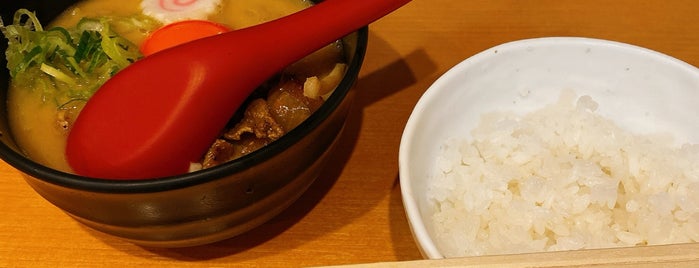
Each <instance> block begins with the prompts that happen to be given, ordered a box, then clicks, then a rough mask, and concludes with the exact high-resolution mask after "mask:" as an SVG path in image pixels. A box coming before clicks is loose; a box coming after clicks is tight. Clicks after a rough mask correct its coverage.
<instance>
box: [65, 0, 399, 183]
mask: <svg viewBox="0 0 699 268" xmlns="http://www.w3.org/2000/svg"><path fill="white" fill-rule="evenodd" d="M408 2H410V0H326V1H323V2H321V3H319V4H317V5H315V6H314V7H311V8H308V9H305V10H303V11H301V12H298V13H296V14H293V15H290V16H287V17H284V18H281V19H278V20H275V21H272V22H268V23H264V24H261V25H258V26H253V27H250V28H246V29H241V30H237V31H232V32H228V33H224V34H220V35H217V36H213V37H208V38H204V39H200V40H196V41H193V42H190V43H186V44H183V45H180V46H176V47H173V48H171V49H166V50H164V51H162V52H158V53H155V54H153V55H151V56H149V57H146V58H144V59H142V60H140V61H137V62H135V63H134V64H132V65H131V66H129V67H127V68H125V69H124V70H122V71H121V72H119V73H118V74H116V75H115V76H114V77H112V78H111V79H110V80H109V81H107V83H105V84H104V85H103V86H102V87H101V88H100V90H99V91H98V92H97V93H96V94H95V95H94V96H93V97H92V98H91V99H90V101H88V103H87V104H86V106H85V108H84V109H83V110H82V112H81V114H80V115H79V116H78V118H77V121H76V122H75V124H74V125H73V128H72V130H71V133H70V135H69V136H68V144H67V148H66V156H67V159H68V163H69V164H70V165H71V167H72V168H73V170H74V171H75V172H76V173H77V174H79V175H83V176H89V177H95V178H106V179H145V178H158V177H166V176H172V175H177V174H182V173H185V172H187V170H188V167H189V164H190V163H191V162H196V161H198V159H199V158H200V157H201V156H202V154H203V153H204V152H205V151H206V150H207V148H208V147H209V145H210V144H211V143H212V142H213V140H214V139H215V138H216V136H217V135H218V134H219V132H220V131H221V130H222V129H223V128H224V127H225V125H226V123H227V121H228V120H229V119H230V118H231V116H232V115H233V114H234V113H235V110H236V109H237V108H238V107H239V106H240V105H241V103H242V102H243V101H244V100H245V99H246V98H247V97H248V95H250V94H251V93H252V91H253V90H254V89H255V88H256V87H257V86H258V85H260V84H261V83H263V82H264V81H265V80H266V79H268V78H269V77H271V76H272V75H273V74H274V73H276V72H278V71H279V70H281V69H282V68H283V67H285V66H287V65H289V64H291V63H293V62H295V61H297V60H299V59H301V58H303V57H304V56H306V55H308V54H310V53H312V52H313V51H315V50H317V49H319V48H321V47H323V46H325V45H327V44H329V43H331V42H333V41H334V40H337V39H339V38H340V37H342V36H344V35H346V34H349V33H351V32H353V31H355V30H357V29H359V28H361V27H363V26H364V25H367V24H369V23H371V22H373V21H375V20H377V19H379V18H381V17H383V16H385V15H387V14H388V13H390V12H392V11H394V10H395V9H398V8H399V7H401V6H403V5H405V4H407V3H408Z"/></svg>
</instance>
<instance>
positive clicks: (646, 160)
mask: <svg viewBox="0 0 699 268" xmlns="http://www.w3.org/2000/svg"><path fill="white" fill-rule="evenodd" d="M597 105H598V104H597V103H596V102H595V101H594V100H592V98H590V97H589V96H582V97H580V98H577V101H576V96H575V95H574V94H573V93H569V94H563V95H562V96H561V98H560V100H559V102H557V103H555V104H552V105H548V106H546V107H544V108H542V109H540V110H537V111H534V112H531V113H528V114H526V115H524V116H518V115H515V114H513V113H508V112H494V113H491V114H487V115H484V116H483V117H482V120H481V122H480V124H479V125H478V126H477V128H475V129H474V130H473V131H472V133H471V134H472V138H471V139H469V140H466V139H462V138H452V139H450V140H448V141H447V142H446V143H445V144H444V145H443V146H442V154H441V156H440V157H439V159H438V160H437V167H438V169H439V170H438V172H437V174H435V175H434V176H433V177H432V178H430V179H431V184H430V187H429V189H428V191H429V192H428V196H429V199H430V201H432V203H433V204H434V208H435V213H434V215H433V224H434V230H433V231H434V233H435V234H436V236H437V237H436V243H437V245H438V247H439V248H440V251H441V252H442V253H443V254H445V256H447V257H456V256H474V255H491V254H510V253H525V252H541V251H560V250H577V249H592V248H609V247H625V246H636V245H657V244H671V243H684V242H696V241H699V206H698V205H699V145H693V144H685V145H682V146H679V147H677V146H675V145H674V144H673V140H672V138H671V137H670V136H669V135H652V136H651V135H634V134H632V133H630V132H627V131H624V130H622V129H620V128H619V127H618V126H616V125H615V124H614V123H613V122H612V121H610V120H607V119H605V118H603V117H602V116H600V115H598V114H597V113H596V112H595V111H596V110H597Z"/></svg>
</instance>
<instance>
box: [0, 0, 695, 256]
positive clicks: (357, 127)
mask: <svg viewBox="0 0 699 268" xmlns="http://www.w3.org/2000/svg"><path fill="white" fill-rule="evenodd" d="M697 19H699V1H695V0H671V1H660V0H618V1H601V0H587V1H579V0H529V1H521V0H468V1H467V0H414V1H413V2H411V3H409V4H408V5H407V6H405V7H403V8H401V9H399V10H398V11H396V12H394V13H392V14H390V15H389V16H387V17H385V18H383V19H381V20H379V21H377V22H375V23H374V24H372V25H371V26H370V32H369V38H370V41H369V47H368V51H367V55H366V60H365V64H364V67H363V69H362V71H361V73H360V77H359V80H358V82H357V85H356V88H355V90H356V95H355V96H356V99H355V102H354V103H353V108H352V110H351V114H350V116H349V118H348V121H347V125H346V129H345V132H344V134H343V136H342V138H341V140H340V141H339V147H340V148H339V149H338V150H336V151H335V152H333V155H332V161H331V163H330V164H329V165H328V166H327V167H326V168H325V170H324V172H323V173H322V174H321V175H320V177H319V178H318V179H317V181H316V182H315V183H314V184H313V185H312V186H311V187H310V189H308V191H307V192H306V193H305V194H304V195H303V196H301V198H300V199H299V200H298V201H297V202H296V203H294V204H293V205H292V206H291V207H290V208H288V209H287V210H285V211H284V212H283V213H281V214H280V215H278V216H277V217H275V218H274V219H272V220H271V221H269V222H268V223H266V224H264V225H262V226H260V227H259V228H257V229H254V230H252V231H250V232H247V233H245V234H243V235H240V236H238V237H235V238H232V239H229V240H226V241H222V242H218V243H215V244H211V245H206V246H200V247H194V248H180V249H158V248H143V247H139V246H136V245H133V244H130V243H127V242H124V241H122V240H120V239H117V238H113V237H110V236H107V235H105V234H102V233H99V232H96V231H93V230H91V229H88V228H87V227H84V226H82V225H81V224H79V223H77V222H76V221H75V220H73V219H72V218H70V217H69V216H67V215H66V214H64V213H63V212H61V211H60V210H59V209H58V208H56V207H54V206H53V205H51V204H50V203H48V202H47V201H45V200H44V199H42V198H41V197H40V196H39V195H38V194H36V193H35V192H34V191H33V190H32V189H31V188H30V187H29V186H28V185H27V184H26V183H25V182H24V180H23V178H22V176H21V175H20V174H19V172H17V171H16V170H14V169H13V168H12V167H10V166H8V165H7V164H5V163H4V162H2V163H0V178H1V179H2V183H0V211H1V212H2V216H0V267H30V266H46V267H112V266H113V267H178V266H188V267H189V266H191V267H197V266H203V267H238V266H259V267H301V266H322V265H346V264H360V263H375V262H393V261H410V260H419V259H421V258H422V257H421V255H420V253H419V251H418V248H417V246H416V245H415V243H414V241H413V239H412V236H411V233H410V229H409V227H408V223H407V220H406V216H405V213H404V211H403V206H402V203H401V195H400V184H399V180H398V178H399V176H398V147H399V143H400V138H401V134H402V131H403V127H404V125H405V123H406V121H407V120H408V117H409V115H410V113H411V111H412V109H413V106H414V105H415V103H416V102H417V100H418V99H419V98H420V96H421V95H422V93H423V92H424V91H425V90H426V89H427V88H428V87H429V86H430V85H431V84H432V83H433V82H434V81H435V80H436V79H437V78H438V77H439V76H440V75H442V74H443V73H444V72H445V71H447V70H448V69H449V68H451V67H452V66H454V65H455V64H457V63H458V62H460V61H462V60H464V59H466V58H468V57H470V56H472V55H474V54H476V53H478V52H480V51H483V50H485V49H488V48H490V47H492V46H495V45H498V44H501V43H505V42H509V41H514V40H520V39H526V38H535V37H546V36H582V37H593V38H602V39H608V40H614V41H621V42H625V43H630V44H634V45H638V46H642V47H646V48H650V49H653V50H656V51H659V52H662V53H665V54H668V55H671V56H673V57H676V58H679V59H681V60H684V61H686V62H688V63H690V64H692V65H694V66H699V23H697Z"/></svg>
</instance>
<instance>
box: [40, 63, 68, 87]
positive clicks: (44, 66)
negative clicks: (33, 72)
mask: <svg viewBox="0 0 699 268" xmlns="http://www.w3.org/2000/svg"><path fill="white" fill-rule="evenodd" d="M40 70H41V71H43V72H44V73H46V74H48V75H50V76H53V77H55V78H56V79H58V80H59V81H61V82H64V83H66V84H69V85H75V80H74V79H73V78H71V77H70V76H69V75H67V74H65V73H63V72H61V71H60V70H58V69H56V68H53V67H51V66H49V65H48V64H45V63H42V64H41V67H40Z"/></svg>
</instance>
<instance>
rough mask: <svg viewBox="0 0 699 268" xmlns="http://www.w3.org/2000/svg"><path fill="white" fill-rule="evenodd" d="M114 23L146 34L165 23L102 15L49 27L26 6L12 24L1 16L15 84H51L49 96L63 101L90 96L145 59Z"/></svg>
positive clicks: (47, 91)
mask: <svg viewBox="0 0 699 268" xmlns="http://www.w3.org/2000/svg"><path fill="white" fill-rule="evenodd" d="M112 24H117V25H119V27H120V28H123V27H125V26H126V27H128V28H129V29H137V30H142V31H144V32H145V31H151V30H154V29H156V28H157V27H159V26H160V25H159V24H158V23H156V22H154V21H153V20H152V19H150V18H148V17H145V16H132V17H126V18H116V17H99V18H83V19H81V20H80V22H78V24H77V25H76V26H75V27H71V28H63V27H54V28H51V29H49V30H44V28H43V27H42V26H41V23H40V22H39V20H38V18H37V17H36V15H35V14H34V13H33V12H31V11H29V10H26V9H20V10H18V11H17V12H15V15H14V18H13V23H12V24H11V25H4V24H3V22H2V20H0V31H1V32H2V33H3V35H4V36H5V38H7V40H8V48H7V50H6V51H5V56H6V58H7V68H8V69H9V70H10V76H11V77H12V83H21V84H25V85H46V86H42V88H43V89H44V90H43V92H44V93H43V94H44V98H45V99H55V100H63V103H65V102H67V101H70V100H72V99H83V100H84V99H87V98H89V97H90V96H92V94H94V92H95V91H97V89H99V87H100V86H101V85H102V84H103V83H104V82H106V81H107V80H108V79H109V78H111V77H112V76H113V75H114V74H116V73H117V72H119V71H120V70H121V69H123V68H125V67H127V66H128V65H129V64H131V63H133V62H135V61H136V60H138V59H140V58H141V57H142V55H141V53H140V51H139V50H138V47H137V46H136V45H135V44H133V43H131V42H130V41H129V40H127V39H125V38H123V37H121V36H120V35H119V34H117V33H116V32H114V31H113V30H112V28H113V27H112ZM42 74H46V75H42ZM44 80H45V81H44ZM59 103H60V101H59Z"/></svg>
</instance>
